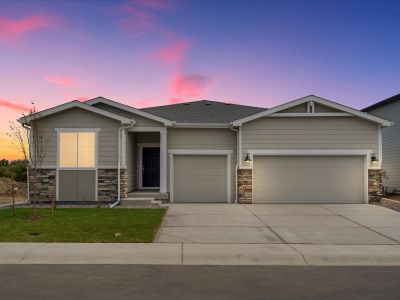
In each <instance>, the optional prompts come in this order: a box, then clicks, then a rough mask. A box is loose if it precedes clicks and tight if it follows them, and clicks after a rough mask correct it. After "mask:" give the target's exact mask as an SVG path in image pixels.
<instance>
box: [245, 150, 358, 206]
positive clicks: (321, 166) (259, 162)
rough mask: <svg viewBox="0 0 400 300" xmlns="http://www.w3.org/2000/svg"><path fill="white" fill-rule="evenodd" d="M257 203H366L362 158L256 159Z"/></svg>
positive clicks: (255, 187)
mask: <svg viewBox="0 0 400 300" xmlns="http://www.w3.org/2000/svg"><path fill="white" fill-rule="evenodd" d="M253 181H254V183H253V184H254V185H253V188H254V203H363V202H364V158H363V157H362V156H254V177H253Z"/></svg>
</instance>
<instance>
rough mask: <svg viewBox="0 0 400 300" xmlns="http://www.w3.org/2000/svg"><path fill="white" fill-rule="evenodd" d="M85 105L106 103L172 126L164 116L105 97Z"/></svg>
mask: <svg viewBox="0 0 400 300" xmlns="http://www.w3.org/2000/svg"><path fill="white" fill-rule="evenodd" d="M85 103H86V104H88V105H95V104H97V103H104V104H107V105H110V106H114V107H116V108H119V109H122V110H125V111H128V112H131V113H133V114H137V115H139V116H142V117H146V118H149V119H151V120H154V121H158V122H161V123H163V124H164V125H172V122H171V120H168V119H166V118H163V117H162V116H157V115H154V114H151V113H148V112H146V111H143V110H140V109H137V108H134V107H132V106H129V105H126V104H122V103H119V102H116V101H113V100H110V99H107V98H104V97H96V98H93V99H90V100H87V101H85Z"/></svg>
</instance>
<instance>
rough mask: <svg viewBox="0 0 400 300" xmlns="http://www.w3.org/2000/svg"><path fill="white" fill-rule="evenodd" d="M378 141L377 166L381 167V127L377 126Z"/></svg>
mask: <svg viewBox="0 0 400 300" xmlns="http://www.w3.org/2000/svg"><path fill="white" fill-rule="evenodd" d="M378 143H379V146H378V147H379V148H378V151H379V153H378V159H379V162H378V163H379V168H382V162H383V146H382V127H381V126H378Z"/></svg>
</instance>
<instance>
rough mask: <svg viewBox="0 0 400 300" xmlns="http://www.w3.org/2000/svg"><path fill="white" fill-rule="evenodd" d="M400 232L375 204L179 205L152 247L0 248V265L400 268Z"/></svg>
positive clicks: (398, 217)
mask: <svg viewBox="0 0 400 300" xmlns="http://www.w3.org/2000/svg"><path fill="white" fill-rule="evenodd" d="M399 231H400V213H398V212H395V211H393V210H389V209H386V208H383V207H378V206H373V205H275V204H273V205H233V204H174V205H172V206H171V207H170V208H169V210H168V212H167V215H166V217H165V219H164V221H163V224H162V227H161V228H160V230H159V233H158V234H157V237H156V242H155V243H152V244H127V243H126V244H115V243H109V244H107V243H102V244H100V243H91V244H86V243H84V244H79V243H78V244H73V243H0V264H159V265H292V266H300V265H314V266H400V235H399Z"/></svg>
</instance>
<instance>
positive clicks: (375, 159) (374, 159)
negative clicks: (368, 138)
mask: <svg viewBox="0 0 400 300" xmlns="http://www.w3.org/2000/svg"><path fill="white" fill-rule="evenodd" d="M376 161H378V159H377V158H376V156H375V153H371V162H376Z"/></svg>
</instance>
